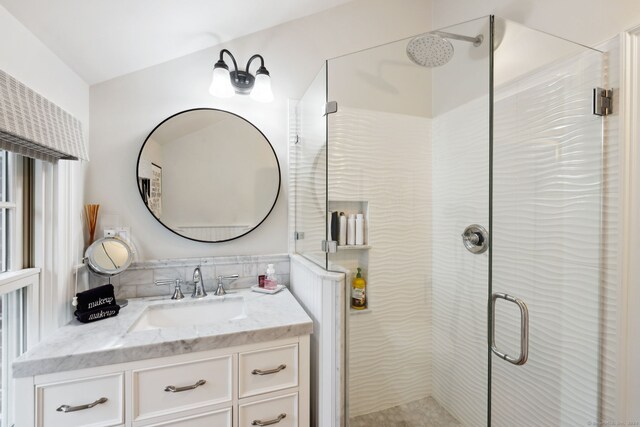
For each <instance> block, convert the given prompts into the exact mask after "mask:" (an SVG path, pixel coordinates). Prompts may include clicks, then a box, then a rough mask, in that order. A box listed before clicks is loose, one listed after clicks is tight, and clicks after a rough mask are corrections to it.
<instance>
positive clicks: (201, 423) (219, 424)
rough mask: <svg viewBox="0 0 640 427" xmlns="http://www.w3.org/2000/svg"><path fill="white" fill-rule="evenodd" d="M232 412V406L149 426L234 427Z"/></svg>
mask: <svg viewBox="0 0 640 427" xmlns="http://www.w3.org/2000/svg"><path fill="white" fill-rule="evenodd" d="M232 413H233V412H232V411H231V408H227V409H223V410H222V411H216V412H210V413H208V414H204V415H196V416H194V417H186V418H180V419H179V420H173V421H168V422H164V423H160V424H153V425H150V426H149V427H232V425H233V422H232V421H231V415H232Z"/></svg>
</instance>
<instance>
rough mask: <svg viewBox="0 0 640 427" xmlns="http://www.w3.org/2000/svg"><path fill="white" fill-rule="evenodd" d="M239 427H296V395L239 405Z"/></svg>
mask: <svg viewBox="0 0 640 427" xmlns="http://www.w3.org/2000/svg"><path fill="white" fill-rule="evenodd" d="M238 415H239V423H238V426H239V427H252V426H260V425H273V426H277V427H297V426H298V393H294V394H288V395H286V396H281V397H276V398H273V399H265V400H260V401H258V402H253V403H247V404H245V405H240V408H239V410H238Z"/></svg>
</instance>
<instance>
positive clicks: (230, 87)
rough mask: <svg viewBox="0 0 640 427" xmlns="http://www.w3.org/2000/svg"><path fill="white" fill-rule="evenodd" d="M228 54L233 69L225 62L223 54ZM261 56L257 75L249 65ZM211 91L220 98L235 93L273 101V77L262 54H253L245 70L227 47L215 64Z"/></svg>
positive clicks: (257, 99) (229, 96) (264, 100)
mask: <svg viewBox="0 0 640 427" xmlns="http://www.w3.org/2000/svg"><path fill="white" fill-rule="evenodd" d="M225 53H226V54H227V55H229V56H230V57H231V61H232V62H233V68H234V69H233V71H229V66H228V65H227V64H226V63H225V62H224V59H223V55H224V54H225ZM257 58H260V68H258V70H257V71H256V74H255V76H254V75H253V74H251V73H250V72H249V66H250V65H251V62H252V61H253V60H254V59H257ZM209 92H210V93H211V95H213V96H217V97H219V98H231V97H232V96H233V95H234V94H236V93H237V94H239V95H251V97H252V98H253V99H255V100H256V101H259V102H271V101H273V92H272V91H271V77H270V76H269V71H267V69H266V68H265V66H264V58H263V57H262V56H261V55H253V56H252V57H251V58H249V61H248V62H247V66H246V68H245V71H242V70H239V69H238V63H237V62H236V58H234V57H233V55H232V54H231V52H229V51H228V50H227V49H222V50H221V51H220V59H219V60H218V62H216V64H215V65H214V66H213V78H212V80H211V86H210V87H209Z"/></svg>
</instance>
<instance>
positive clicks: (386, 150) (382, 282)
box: [329, 104, 431, 417]
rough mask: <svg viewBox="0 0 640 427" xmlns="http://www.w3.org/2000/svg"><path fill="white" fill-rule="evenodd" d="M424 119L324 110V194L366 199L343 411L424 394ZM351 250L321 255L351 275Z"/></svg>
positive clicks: (427, 207) (427, 354)
mask: <svg viewBox="0 0 640 427" xmlns="http://www.w3.org/2000/svg"><path fill="white" fill-rule="evenodd" d="M430 124H431V120H430V119H428V118H425V117H416V116H409V115H404V114H394V113H388V112H381V111H371V110H363V109H355V108H349V107H347V106H344V105H342V104H340V107H339V111H338V112H337V113H335V114H332V115H331V116H330V126H329V199H330V200H332V201H339V200H346V201H353V200H364V201H368V202H369V223H368V225H367V227H368V239H369V240H368V243H369V244H370V245H371V246H372V249H371V250H370V251H369V255H368V268H366V269H365V274H366V278H367V281H368V296H369V303H370V306H369V307H370V308H371V309H372V311H371V312H370V313H367V314H358V315H352V316H350V318H349V332H348V334H349V338H348V339H349V413H350V416H351V417H353V416H355V415H359V414H366V413H370V412H375V411H379V410H381V409H385V408H388V407H391V406H395V405H398V404H402V403H407V402H411V401H414V400H417V399H421V398H423V397H426V396H429V395H430V394H431V350H430V341H431V339H430V336H431V327H430V322H431V311H430V307H431V298H430V285H431V275H430V271H431V266H430V258H431V248H430V239H429V233H430V230H431V212H430V211H431V203H430V191H431V171H430V169H429V165H430V163H431V161H430V157H431V146H430V144H431V143H430V139H431V138H430ZM354 252H355V251H350V253H349V254H347V255H345V254H343V253H340V252H339V253H338V254H337V256H334V254H331V259H332V261H334V262H336V263H338V264H340V265H342V266H343V267H346V268H348V269H350V270H352V271H353V270H355V267H356V266H358V264H360V263H361V262H362V261H363V258H362V255H360V256H359V255H356V254H355V253H354ZM360 265H361V264H360ZM365 267H366V266H365ZM348 280H349V283H350V280H351V278H349V279H348Z"/></svg>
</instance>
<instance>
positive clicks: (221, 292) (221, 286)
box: [214, 274, 238, 297]
mask: <svg viewBox="0 0 640 427" xmlns="http://www.w3.org/2000/svg"><path fill="white" fill-rule="evenodd" d="M237 278H238V275H237V274H232V275H230V276H218V289H216V292H215V294H214V295H215V296H218V297H221V296H224V295H226V294H227V291H225V290H224V284H223V283H222V281H223V280H225V279H237Z"/></svg>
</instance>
